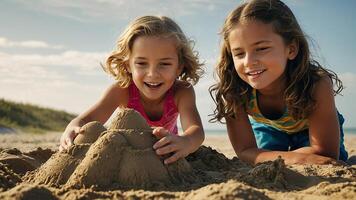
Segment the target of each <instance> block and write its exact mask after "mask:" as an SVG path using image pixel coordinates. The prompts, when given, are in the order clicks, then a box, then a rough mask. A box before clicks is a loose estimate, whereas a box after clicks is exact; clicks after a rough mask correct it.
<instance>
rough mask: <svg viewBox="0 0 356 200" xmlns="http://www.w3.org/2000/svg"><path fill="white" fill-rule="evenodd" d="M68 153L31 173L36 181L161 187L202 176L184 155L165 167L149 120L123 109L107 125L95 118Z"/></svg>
mask: <svg viewBox="0 0 356 200" xmlns="http://www.w3.org/2000/svg"><path fill="white" fill-rule="evenodd" d="M82 129H83V131H82V133H81V134H79V135H78V136H77V137H76V138H75V140H74V144H75V145H73V146H71V147H70V148H69V149H68V151H66V152H57V153H55V154H54V155H53V156H52V157H51V158H50V159H49V160H48V161H47V162H46V163H44V164H43V165H42V166H41V167H40V168H38V169H37V170H35V171H33V172H32V173H30V174H28V175H26V177H25V180H26V181H27V182H31V183H38V184H47V185H51V186H55V187H58V186H62V185H64V186H67V187H75V188H88V187H98V188H118V187H119V188H162V187H169V186H174V185H177V184H182V183H192V182H194V181H196V180H197V177H196V176H195V175H194V173H193V171H192V168H191V166H190V164H189V163H188V162H187V161H186V160H185V159H180V160H178V161H177V162H175V163H173V164H170V165H165V164H164V163H163V160H162V158H160V157H159V156H158V155H157V154H156V153H155V151H154V150H153V148H152V146H153V144H154V142H156V141H157V139H156V138H155V137H154V136H153V135H152V128H151V127H149V126H148V124H147V123H146V121H145V120H144V118H143V117H142V116H141V115H140V114H139V113H138V112H136V111H134V110H132V109H122V110H121V111H120V112H118V113H117V115H116V117H115V118H114V119H113V121H112V123H111V125H110V126H109V128H108V129H107V130H106V128H105V127H104V126H103V125H101V124H100V123H99V122H90V123H88V124H86V125H84V126H83V128H82Z"/></svg>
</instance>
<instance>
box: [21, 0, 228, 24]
mask: <svg viewBox="0 0 356 200" xmlns="http://www.w3.org/2000/svg"><path fill="white" fill-rule="evenodd" d="M18 2H19V3H21V4H24V5H26V6H27V7H29V8H31V9H34V10H36V11H40V12H47V13H50V14H52V15H58V16H63V17H67V18H71V19H75V20H79V21H91V20H94V19H100V20H111V19H117V18H121V19H126V18H130V17H134V16H138V15H144V14H161V15H169V16H187V15H192V14H196V13H200V12H208V11H214V10H216V9H217V8H218V7H221V5H226V4H231V2H233V1H231V0H229V1H227V0H224V1H216V0H180V1H173V0H171V1H162V0H140V1H131V0H77V1H71V0H52V1H46V0H39V1H37V3H33V2H28V1H24V0H18Z"/></svg>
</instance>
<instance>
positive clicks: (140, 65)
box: [135, 62, 147, 67]
mask: <svg viewBox="0 0 356 200" xmlns="http://www.w3.org/2000/svg"><path fill="white" fill-rule="evenodd" d="M135 64H136V65H137V66H139V67H142V66H146V64H147V63H145V62H137V63H135Z"/></svg>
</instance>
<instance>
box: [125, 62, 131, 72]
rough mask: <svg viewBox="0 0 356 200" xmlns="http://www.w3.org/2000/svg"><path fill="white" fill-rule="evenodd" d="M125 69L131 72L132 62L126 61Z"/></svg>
mask: <svg viewBox="0 0 356 200" xmlns="http://www.w3.org/2000/svg"><path fill="white" fill-rule="evenodd" d="M125 69H126V71H127V72H129V73H130V74H131V68H130V62H129V61H128V60H127V61H126V62H125Z"/></svg>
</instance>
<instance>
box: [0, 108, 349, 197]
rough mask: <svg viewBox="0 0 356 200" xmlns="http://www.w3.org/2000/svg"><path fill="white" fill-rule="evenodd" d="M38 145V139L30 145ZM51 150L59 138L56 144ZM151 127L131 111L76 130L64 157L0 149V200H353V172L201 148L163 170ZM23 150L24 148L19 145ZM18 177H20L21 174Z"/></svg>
mask: <svg viewBox="0 0 356 200" xmlns="http://www.w3.org/2000/svg"><path fill="white" fill-rule="evenodd" d="M36 140H37V139H36ZM55 142H56V145H58V139H57V140H55ZM154 142H156V139H155V138H154V137H153V136H152V129H151V128H150V127H148V125H147V124H146V123H145V121H144V120H143V119H142V118H141V117H140V116H139V115H138V113H136V112H134V111H132V110H123V111H122V112H119V113H118V115H117V116H116V118H115V120H114V121H113V123H112V124H111V125H110V126H109V127H108V129H107V130H106V129H105V127H103V126H102V125H101V124H100V123H98V122H91V123H88V124H86V125H85V126H83V128H82V132H81V133H80V134H79V135H78V137H77V138H76V139H75V141H74V143H75V145H73V146H72V147H71V148H70V149H69V150H68V151H66V152H61V153H60V152H54V151H52V150H49V149H41V148H38V149H36V150H33V151H30V152H21V151H19V150H18V149H15V148H10V149H3V150H1V149H0V199H66V200H67V199H314V200H319V199H355V196H356V168H355V167H354V166H333V165H323V166H319V165H293V166H286V165H285V164H284V162H283V160H282V159H277V160H275V161H268V162H264V163H260V164H258V165H256V166H251V165H248V164H246V163H244V162H242V161H241V160H239V159H238V158H237V157H234V158H232V159H228V158H226V157H225V155H224V154H221V153H219V152H217V151H216V150H214V149H212V148H211V147H205V146H201V147H200V148H199V149H198V150H197V151H196V152H194V153H192V154H190V155H189V156H187V157H186V159H181V160H179V161H178V162H176V163H174V164H171V165H164V164H163V162H162V158H160V157H158V156H157V155H156V154H155V152H154V151H153V149H152V145H153V144H154ZM24 145H27V143H24ZM24 174H25V175H24Z"/></svg>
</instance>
